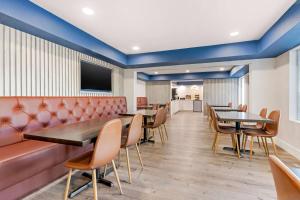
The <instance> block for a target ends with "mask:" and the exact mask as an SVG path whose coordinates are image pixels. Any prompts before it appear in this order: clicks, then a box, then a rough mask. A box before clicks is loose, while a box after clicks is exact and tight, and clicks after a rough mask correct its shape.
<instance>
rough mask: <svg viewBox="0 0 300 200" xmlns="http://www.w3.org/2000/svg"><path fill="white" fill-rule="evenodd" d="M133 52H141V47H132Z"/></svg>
mask: <svg viewBox="0 0 300 200" xmlns="http://www.w3.org/2000/svg"><path fill="white" fill-rule="evenodd" d="M132 50H134V51H138V50H140V47H139V46H133V47H132Z"/></svg>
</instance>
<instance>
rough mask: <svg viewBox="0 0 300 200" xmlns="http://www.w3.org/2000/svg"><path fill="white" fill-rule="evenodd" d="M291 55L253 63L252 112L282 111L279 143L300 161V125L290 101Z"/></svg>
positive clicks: (250, 89) (251, 85)
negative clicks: (294, 118)
mask: <svg viewBox="0 0 300 200" xmlns="http://www.w3.org/2000/svg"><path fill="white" fill-rule="evenodd" d="M290 63H291V62H290V60H289V52H287V53H284V54H283V55H281V56H279V57H277V58H276V59H262V60H257V61H255V62H253V63H252V64H250V73H249V78H250V80H249V83H250V84H249V92H250V93H249V101H250V111H251V112H255V113H258V112H259V110H260V109H261V108H262V107H267V108H268V112H270V111H271V110H273V109H279V110H280V111H281V118H280V125H279V134H278V137H277V144H278V145H279V146H281V147H282V148H284V149H285V150H286V151H288V152H289V153H291V154H293V155H294V156H296V157H297V158H299V159H300V123H299V122H295V121H293V120H290V119H289V106H290V105H289V102H290V93H289V88H290V87H291V85H290V81H289V80H290V77H289V73H290V67H291V66H290Z"/></svg>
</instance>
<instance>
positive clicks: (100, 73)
mask: <svg viewBox="0 0 300 200" xmlns="http://www.w3.org/2000/svg"><path fill="white" fill-rule="evenodd" d="M80 72H81V73H80V74H81V81H80V83H81V84H80V89H81V91H92V92H111V91H112V89H111V87H112V83H111V74H112V70H111V69H109V68H106V67H102V66H100V65H97V64H94V63H90V62H87V61H83V60H82V61H80Z"/></svg>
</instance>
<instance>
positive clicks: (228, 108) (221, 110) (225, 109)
mask: <svg viewBox="0 0 300 200" xmlns="http://www.w3.org/2000/svg"><path fill="white" fill-rule="evenodd" d="M213 109H214V110H215V111H216V112H234V111H235V112H239V111H241V110H239V109H237V108H230V107H215V108H213Z"/></svg>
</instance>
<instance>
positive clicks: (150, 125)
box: [143, 122, 156, 128]
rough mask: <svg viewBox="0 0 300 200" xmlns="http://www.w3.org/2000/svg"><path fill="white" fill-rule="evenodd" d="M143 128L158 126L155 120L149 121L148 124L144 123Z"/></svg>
mask: <svg viewBox="0 0 300 200" xmlns="http://www.w3.org/2000/svg"><path fill="white" fill-rule="evenodd" d="M143 128H156V127H155V126H154V122H148V123H147V124H146V125H143Z"/></svg>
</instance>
